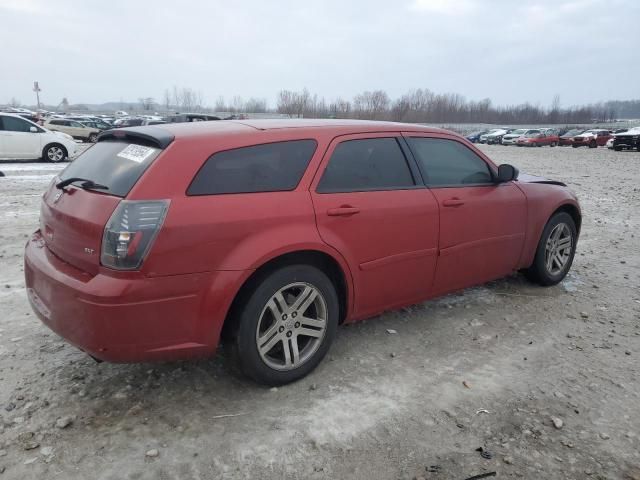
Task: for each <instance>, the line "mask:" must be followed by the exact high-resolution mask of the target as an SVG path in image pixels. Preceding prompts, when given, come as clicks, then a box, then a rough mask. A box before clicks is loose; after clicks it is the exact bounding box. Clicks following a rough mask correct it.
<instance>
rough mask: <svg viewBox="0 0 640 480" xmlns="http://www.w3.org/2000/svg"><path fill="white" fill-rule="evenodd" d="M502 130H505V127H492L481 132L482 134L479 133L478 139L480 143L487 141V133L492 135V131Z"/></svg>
mask: <svg viewBox="0 0 640 480" xmlns="http://www.w3.org/2000/svg"><path fill="white" fill-rule="evenodd" d="M503 130H504V131H506V129H505V128H492V129H491V130H489V131H488V132H486V133H483V134H482V135H480V139H479V140H478V141H479V142H480V143H487V138H488V137H489V135H493V134H494V133H498V132H502V131H503Z"/></svg>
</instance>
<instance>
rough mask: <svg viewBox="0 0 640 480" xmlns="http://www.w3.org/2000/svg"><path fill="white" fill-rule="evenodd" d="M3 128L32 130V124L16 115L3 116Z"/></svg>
mask: <svg viewBox="0 0 640 480" xmlns="http://www.w3.org/2000/svg"><path fill="white" fill-rule="evenodd" d="M2 124H3V130H4V131H5V132H27V133H28V132H30V131H31V127H32V126H33V125H31V124H30V123H29V122H25V121H24V120H22V119H20V118H16V117H2Z"/></svg>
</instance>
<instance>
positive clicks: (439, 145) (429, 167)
mask: <svg viewBox="0 0 640 480" xmlns="http://www.w3.org/2000/svg"><path fill="white" fill-rule="evenodd" d="M407 140H408V142H409V145H410V146H411V150H412V151H413V153H414V155H415V156H416V160H417V161H418V164H419V165H420V170H421V171H422V175H423V176H424V178H425V181H426V182H427V185H429V186H431V187H439V186H447V187H451V186H466V185H478V184H489V183H493V177H492V175H491V171H490V170H489V166H488V165H487V163H486V162H485V161H484V160H483V159H482V158H480V157H479V156H478V155H476V154H475V153H474V152H473V151H471V150H470V149H469V148H467V147H466V146H465V145H463V144H462V143H460V142H456V141H455V140H446V139H442V138H420V137H413V138H408V139H407Z"/></svg>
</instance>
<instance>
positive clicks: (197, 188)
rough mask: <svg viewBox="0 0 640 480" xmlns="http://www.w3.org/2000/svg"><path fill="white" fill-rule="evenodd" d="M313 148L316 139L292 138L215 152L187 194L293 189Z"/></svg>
mask: <svg viewBox="0 0 640 480" xmlns="http://www.w3.org/2000/svg"><path fill="white" fill-rule="evenodd" d="M316 147H317V143H316V141H315V140H292V141H286V142H275V143H267V144H262V145H253V146H250V147H242V148H236V149H233V150H226V151H224V152H218V153H215V154H213V155H212V156H211V157H209V158H208V159H207V161H206V162H205V163H204V165H203V166H202V168H201V169H200V170H199V171H198V173H197V174H196V176H195V177H194V179H193V181H192V182H191V185H189V188H188V189H187V195H220V194H226V193H257V192H278V191H288V190H293V189H295V188H296V187H297V186H298V183H299V182H300V179H301V178H302V175H303V174H304V172H305V170H306V169H307V166H308V165H309V161H310V160H311V157H312V156H313V154H314V152H315V150H316Z"/></svg>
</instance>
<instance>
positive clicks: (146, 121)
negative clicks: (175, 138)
mask: <svg viewBox="0 0 640 480" xmlns="http://www.w3.org/2000/svg"><path fill="white" fill-rule="evenodd" d="M164 123H167V122H166V121H164V120H155V119H153V118H152V119H149V118H145V119H144V120H143V121H142V125H143V126H144V125H162V124H164Z"/></svg>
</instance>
